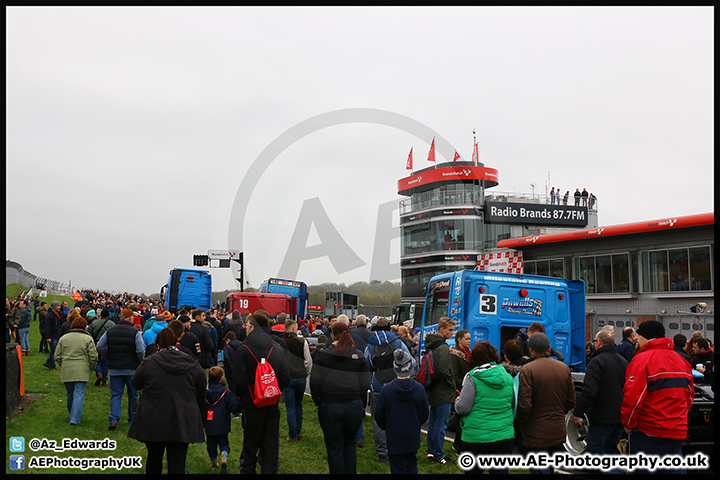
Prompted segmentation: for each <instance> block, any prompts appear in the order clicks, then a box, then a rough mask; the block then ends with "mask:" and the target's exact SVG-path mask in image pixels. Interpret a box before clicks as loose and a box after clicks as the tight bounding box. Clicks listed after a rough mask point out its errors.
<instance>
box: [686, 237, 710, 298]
mask: <svg viewBox="0 0 720 480" xmlns="http://www.w3.org/2000/svg"><path fill="white" fill-rule="evenodd" d="M689 250H690V282H691V283H690V289H691V290H711V286H710V284H711V283H710V247H697V248H691V249H689Z"/></svg>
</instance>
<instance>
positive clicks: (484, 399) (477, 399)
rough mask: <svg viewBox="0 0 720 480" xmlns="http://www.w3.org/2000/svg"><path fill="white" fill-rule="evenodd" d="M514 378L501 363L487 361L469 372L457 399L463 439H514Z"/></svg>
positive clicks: (468, 441)
mask: <svg viewBox="0 0 720 480" xmlns="http://www.w3.org/2000/svg"><path fill="white" fill-rule="evenodd" d="M513 399H514V393H513V379H512V377H511V376H510V374H509V373H508V372H507V371H506V370H505V367H503V366H502V365H497V364H495V363H488V364H485V365H481V366H478V367H475V368H473V369H472V370H470V371H469V372H468V374H467V377H466V379H465V382H464V383H463V387H462V392H461V394H460V397H458V400H457V401H456V402H455V411H456V412H457V413H458V414H460V415H463V416H462V417H460V425H461V426H462V441H463V442H467V443H492V442H499V441H501V440H508V439H511V438H515V428H514V427H513V420H514V418H513Z"/></svg>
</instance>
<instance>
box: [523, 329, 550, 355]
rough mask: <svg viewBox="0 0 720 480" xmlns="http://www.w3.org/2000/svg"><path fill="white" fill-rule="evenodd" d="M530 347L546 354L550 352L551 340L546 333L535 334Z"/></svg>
mask: <svg viewBox="0 0 720 480" xmlns="http://www.w3.org/2000/svg"><path fill="white" fill-rule="evenodd" d="M528 347H530V348H532V349H533V350H534V351H535V352H537V353H545V352H547V351H548V350H550V339H549V338H548V337H547V335H545V334H544V333H540V332H538V333H533V334H532V335H530V340H528Z"/></svg>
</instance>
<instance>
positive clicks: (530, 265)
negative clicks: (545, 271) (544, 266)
mask: <svg viewBox="0 0 720 480" xmlns="http://www.w3.org/2000/svg"><path fill="white" fill-rule="evenodd" d="M523 273H525V274H526V275H537V262H535V261H533V262H523Z"/></svg>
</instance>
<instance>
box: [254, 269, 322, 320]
mask: <svg viewBox="0 0 720 480" xmlns="http://www.w3.org/2000/svg"><path fill="white" fill-rule="evenodd" d="M259 292H260V293H278V294H282V295H287V296H289V297H290V298H292V302H293V305H292V310H293V311H291V312H285V313H287V314H288V315H290V316H291V317H293V318H295V319H300V318H305V316H306V315H307V307H308V299H309V297H310V296H309V294H308V291H307V285H306V284H305V283H304V282H298V281H295V280H284V279H282V278H268V279H267V280H265V281H264V282H262V283H261V284H260V290H259Z"/></svg>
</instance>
